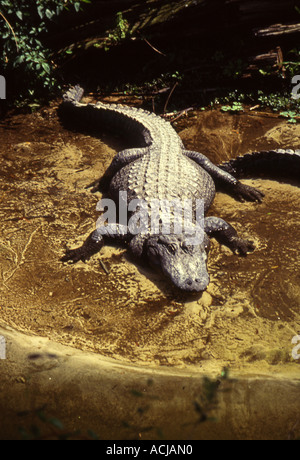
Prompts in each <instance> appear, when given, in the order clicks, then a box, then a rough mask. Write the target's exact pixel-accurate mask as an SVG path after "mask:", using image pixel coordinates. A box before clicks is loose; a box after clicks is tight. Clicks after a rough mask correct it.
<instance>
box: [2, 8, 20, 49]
mask: <svg viewBox="0 0 300 460" xmlns="http://www.w3.org/2000/svg"><path fill="white" fill-rule="evenodd" d="M0 15H1V16H2V17H3V19H4V21H5V22H6V23H7V25H8V27H9V28H10V30H11V31H12V34H13V36H14V39H15V42H16V47H17V51H19V45H18V39H17V37H16V34H15V31H14V29H13V28H12V26H11V25H10V23H9V22H8V20H7V19H6V17H5V16H4V14H3V13H1V11H0Z"/></svg>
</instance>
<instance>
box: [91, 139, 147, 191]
mask: <svg viewBox="0 0 300 460" xmlns="http://www.w3.org/2000/svg"><path fill="white" fill-rule="evenodd" d="M148 151H149V149H148V148H139V149H126V150H122V151H121V152H119V153H117V155H116V156H115V157H114V159H113V160H112V162H111V164H110V165H109V167H108V168H107V170H106V171H105V173H104V174H103V176H102V177H101V178H100V179H98V180H96V181H95V182H92V183H91V184H90V185H88V186H87V187H86V188H90V187H93V188H92V190H91V191H92V193H95V192H98V191H99V190H100V191H101V192H107V191H108V189H109V184H110V182H111V180H112V178H113V177H114V175H115V174H116V173H117V172H118V171H120V169H122V168H124V166H127V165H128V164H129V163H132V162H133V161H135V160H138V159H139V158H141V157H142V156H143V155H145V154H146V153H147V152H148Z"/></svg>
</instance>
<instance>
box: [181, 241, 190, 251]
mask: <svg viewBox="0 0 300 460" xmlns="http://www.w3.org/2000/svg"><path fill="white" fill-rule="evenodd" d="M181 249H182V250H183V251H184V252H186V253H188V252H189V247H188V246H187V244H186V243H183V244H182V245H181Z"/></svg>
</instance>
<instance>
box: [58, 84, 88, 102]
mask: <svg viewBox="0 0 300 460" xmlns="http://www.w3.org/2000/svg"><path fill="white" fill-rule="evenodd" d="M83 93H84V89H83V88H81V86H79V85H76V86H74V87H73V88H70V89H69V90H68V91H67V92H66V93H65V94H64V95H63V100H64V102H80V100H81V98H82V96H83Z"/></svg>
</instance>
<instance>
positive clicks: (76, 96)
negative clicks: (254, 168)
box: [62, 87, 263, 292]
mask: <svg viewBox="0 0 300 460" xmlns="http://www.w3.org/2000/svg"><path fill="white" fill-rule="evenodd" d="M82 94H83V90H82V89H81V88H80V87H75V88H74V89H72V90H69V91H68V92H67V93H66V94H65V95H64V102H63V104H62V112H65V114H66V116H67V117H72V118H73V117H75V118H76V117H81V119H83V120H85V123H88V124H97V123H98V124H99V125H100V126H102V125H103V124H105V125H106V126H107V127H108V129H110V128H111V126H112V125H114V126H115V127H117V129H120V130H121V129H122V130H123V131H125V132H126V133H127V134H128V135H130V136H131V137H133V138H135V139H136V144H137V147H136V148H133V149H127V150H123V151H121V152H119V153H118V154H117V155H116V156H115V158H114V160H113V161H112V163H111V165H110V166H109V168H108V169H107V171H106V172H105V174H104V176H103V177H102V178H101V179H100V180H99V181H96V182H94V183H93V184H92V186H93V190H92V191H97V190H101V191H108V192H109V193H110V196H111V197H112V198H113V200H114V201H115V202H117V201H118V199H119V192H122V191H126V192H127V204H128V205H129V204H130V203H131V202H132V200H134V199H140V200H144V203H146V207H148V208H150V203H151V202H152V200H159V203H161V202H162V200H170V201H171V200H174V199H175V200H180V202H182V201H183V200H185V199H189V200H192V227H191V228H189V229H184V231H182V232H181V233H179V234H178V233H176V232H171V234H164V233H163V230H162V229H163V225H164V224H165V220H166V217H165V214H164V212H163V208H162V206H161V205H160V206H159V215H160V224H159V226H158V228H156V229H155V230H153V229H152V228H151V226H150V225H149V226H148V228H147V229H146V231H144V232H143V233H138V234H137V235H135V234H132V232H131V231H130V228H129V227H128V226H127V225H121V224H118V223H115V224H111V223H109V224H108V225H106V226H101V227H99V228H97V229H96V230H95V231H93V232H92V233H91V234H90V236H89V237H88V239H87V240H86V241H85V243H84V244H83V246H81V247H80V248H77V249H73V250H67V253H66V255H65V256H64V257H63V258H62V260H63V261H70V262H73V263H75V262H77V261H78V260H87V259H88V258H89V257H91V256H92V255H93V254H95V253H96V252H98V251H99V250H100V249H101V247H102V246H103V244H105V243H107V242H110V241H112V240H117V241H124V242H125V243H128V244H129V248H130V250H131V252H132V253H133V254H134V255H135V256H136V257H137V258H139V259H142V260H145V261H147V262H148V263H149V264H150V265H152V266H154V267H158V268H160V269H161V270H162V271H163V273H164V274H165V275H166V276H167V277H168V278H169V279H170V280H171V281H172V283H173V284H174V285H175V286H177V287H178V288H179V289H181V290H183V291H196V292H201V291H203V290H205V289H206V287H207V285H208V283H209V275H208V273H207V267H206V262H207V254H208V250H209V238H208V236H211V237H214V238H216V239H217V240H218V241H219V242H221V243H222V244H225V245H227V246H228V247H229V248H230V249H231V250H232V251H233V252H235V253H238V254H240V255H243V256H244V255H246V254H247V252H249V251H252V250H253V249H254V248H253V244H252V243H251V242H249V241H246V240H243V239H241V238H239V237H238V235H237V232H236V231H235V229H234V228H233V227H232V226H231V225H230V224H228V223H227V222H225V221H224V220H222V219H220V218H217V217H208V218H205V219H204V221H203V228H202V239H199V241H198V242H197V244H196V243H195V242H194V241H193V242H192V243H191V239H190V236H191V234H193V232H194V231H195V228H196V223H197V221H196V217H197V214H196V208H197V203H198V201H197V200H202V202H203V205H204V212H206V211H207V210H208V209H209V207H210V205H211V203H212V201H213V199H214V197H215V181H217V182H218V183H219V184H221V185H222V184H223V185H225V186H226V187H227V188H228V189H229V191H230V193H232V194H233V195H234V196H235V197H236V198H237V199H239V200H249V201H257V202H261V200H262V198H263V194H262V193H261V192H260V191H259V190H256V189H254V188H252V187H249V186H246V185H244V184H242V183H241V182H239V181H238V180H237V179H236V178H235V177H233V176H232V175H231V174H230V173H228V172H227V171H225V170H223V169H221V168H219V167H217V166H215V165H214V164H213V163H211V161H210V160H209V159H208V158H206V157H205V156H204V155H203V154H201V153H198V152H191V151H188V150H186V149H185V147H184V145H183V143H182V141H181V139H180V138H179V136H178V135H177V133H176V131H175V130H174V129H173V127H172V126H171V124H170V123H169V122H167V121H165V120H163V119H162V118H161V117H159V116H156V115H154V114H152V113H149V112H146V111H144V110H141V109H136V108H131V107H125V106H121V105H110V104H102V103H97V104H84V103H80V102H79V101H80V99H81V97H82ZM136 212H137V211H133V212H132V213H131V214H129V216H128V217H129V218H130V217H132V216H134V215H135V213H136ZM173 230H174V229H173Z"/></svg>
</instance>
